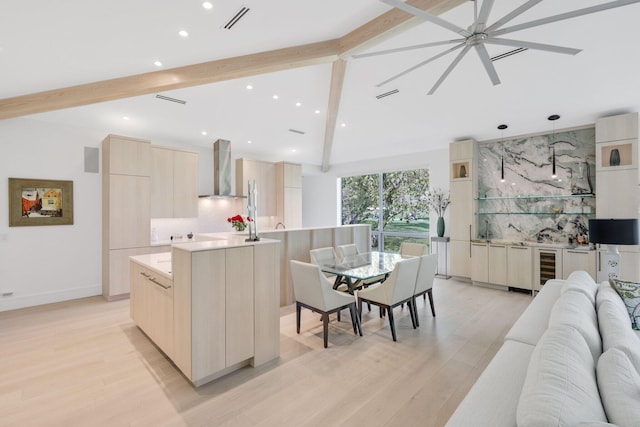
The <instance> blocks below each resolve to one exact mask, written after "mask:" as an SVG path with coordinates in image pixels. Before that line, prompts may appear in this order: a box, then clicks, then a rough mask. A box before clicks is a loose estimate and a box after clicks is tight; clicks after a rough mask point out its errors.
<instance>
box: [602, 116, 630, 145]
mask: <svg viewBox="0 0 640 427" xmlns="http://www.w3.org/2000/svg"><path fill="white" fill-rule="evenodd" d="M633 138H638V113H629V114H620V115H618V116H610V117H603V118H601V119H598V120H597V122H596V143H599V142H609V141H619V140H622V139H633Z"/></svg>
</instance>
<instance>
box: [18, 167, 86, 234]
mask: <svg viewBox="0 0 640 427" xmlns="http://www.w3.org/2000/svg"><path fill="white" fill-rule="evenodd" d="M70 224H73V181H54V180H51V179H25V178H9V227H20V226H29V225H70Z"/></svg>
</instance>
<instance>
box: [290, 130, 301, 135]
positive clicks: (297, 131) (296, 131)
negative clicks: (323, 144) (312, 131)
mask: <svg viewBox="0 0 640 427" xmlns="http://www.w3.org/2000/svg"><path fill="white" fill-rule="evenodd" d="M289 132H293V133H298V134H300V135H304V131H301V130H298V129H289Z"/></svg>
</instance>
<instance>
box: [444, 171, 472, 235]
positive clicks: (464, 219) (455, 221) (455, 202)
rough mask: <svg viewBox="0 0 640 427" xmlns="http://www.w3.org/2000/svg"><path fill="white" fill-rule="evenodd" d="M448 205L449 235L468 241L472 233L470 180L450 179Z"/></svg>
mask: <svg viewBox="0 0 640 427" xmlns="http://www.w3.org/2000/svg"><path fill="white" fill-rule="evenodd" d="M450 194H451V205H450V206H449V208H450V210H449V236H450V237H451V239H452V240H465V241H469V240H470V239H471V236H472V234H473V185H472V183H471V182H470V181H452V182H451V188H450Z"/></svg>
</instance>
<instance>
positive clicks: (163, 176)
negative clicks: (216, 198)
mask: <svg viewBox="0 0 640 427" xmlns="http://www.w3.org/2000/svg"><path fill="white" fill-rule="evenodd" d="M197 216H198V153H193V152H189V151H182V150H175V149H172V148H167V147H157V146H152V147H151V217H152V218H191V217H197Z"/></svg>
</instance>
